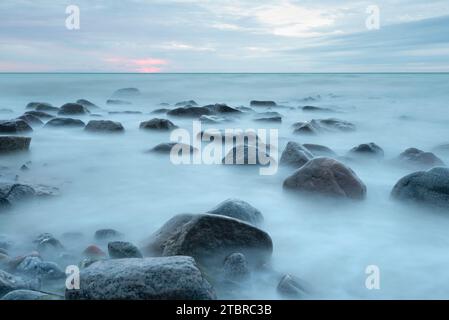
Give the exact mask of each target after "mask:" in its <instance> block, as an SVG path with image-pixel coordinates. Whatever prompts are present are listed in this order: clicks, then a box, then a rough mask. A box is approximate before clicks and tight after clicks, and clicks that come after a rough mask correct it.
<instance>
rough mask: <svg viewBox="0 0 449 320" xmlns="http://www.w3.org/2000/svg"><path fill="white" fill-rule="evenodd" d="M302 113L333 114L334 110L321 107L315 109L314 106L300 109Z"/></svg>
mask: <svg viewBox="0 0 449 320" xmlns="http://www.w3.org/2000/svg"><path fill="white" fill-rule="evenodd" d="M302 111H306V112H334V110H332V109H330V108H322V107H315V106H304V107H302Z"/></svg>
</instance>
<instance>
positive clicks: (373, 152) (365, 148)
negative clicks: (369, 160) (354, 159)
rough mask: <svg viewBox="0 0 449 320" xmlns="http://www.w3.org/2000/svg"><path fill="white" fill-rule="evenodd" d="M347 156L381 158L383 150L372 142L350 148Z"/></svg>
mask: <svg viewBox="0 0 449 320" xmlns="http://www.w3.org/2000/svg"><path fill="white" fill-rule="evenodd" d="M349 154H350V155H353V156H364V157H374V158H383V157H384V150H383V149H382V148H381V147H379V146H378V145H377V144H375V143H374V142H370V143H362V144H360V145H358V146H356V147H354V148H352V149H351V150H349Z"/></svg>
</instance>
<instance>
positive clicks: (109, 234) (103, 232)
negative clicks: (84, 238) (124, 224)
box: [94, 229, 123, 240]
mask: <svg viewBox="0 0 449 320" xmlns="http://www.w3.org/2000/svg"><path fill="white" fill-rule="evenodd" d="M122 236H123V235H122V234H121V233H120V232H118V231H117V230H114V229H100V230H97V231H95V235H94V238H95V239H96V240H109V239H118V238H121V237H122Z"/></svg>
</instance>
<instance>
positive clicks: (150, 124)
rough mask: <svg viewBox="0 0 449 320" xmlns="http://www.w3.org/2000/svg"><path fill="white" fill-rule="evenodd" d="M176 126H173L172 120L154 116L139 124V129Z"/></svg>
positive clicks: (166, 128) (171, 127)
mask: <svg viewBox="0 0 449 320" xmlns="http://www.w3.org/2000/svg"><path fill="white" fill-rule="evenodd" d="M177 127H178V126H175V125H174V123H173V122H171V121H170V120H167V119H159V118H154V119H151V120H148V121H145V122H142V123H141V124H140V129H149V130H173V129H176V128H177Z"/></svg>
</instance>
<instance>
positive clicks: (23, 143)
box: [0, 136, 31, 154]
mask: <svg viewBox="0 0 449 320" xmlns="http://www.w3.org/2000/svg"><path fill="white" fill-rule="evenodd" d="M30 143H31V138H29V137H17V136H0V154H1V153H6V152H16V151H27V150H28V149H29V148H30Z"/></svg>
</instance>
